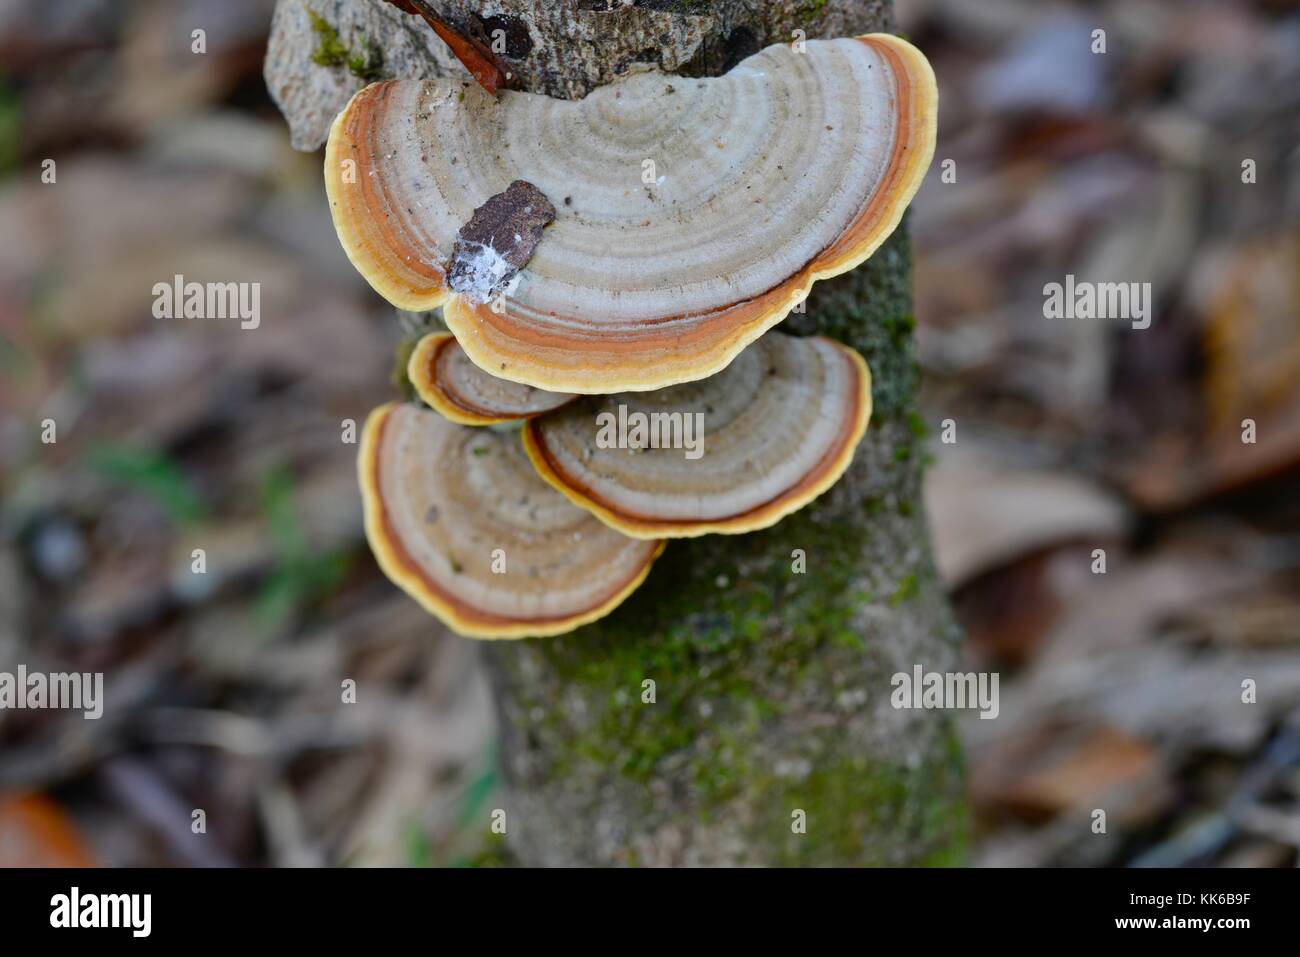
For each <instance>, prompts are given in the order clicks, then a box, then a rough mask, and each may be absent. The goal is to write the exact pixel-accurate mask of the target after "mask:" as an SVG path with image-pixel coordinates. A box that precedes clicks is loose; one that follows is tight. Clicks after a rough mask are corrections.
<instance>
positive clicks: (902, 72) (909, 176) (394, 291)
mask: <svg viewBox="0 0 1300 957" xmlns="http://www.w3.org/2000/svg"><path fill="white" fill-rule="evenodd" d="M668 79H669V78H666V77H665V76H664V75H663V74H659V73H654V72H645V73H635V74H632V75H629V76H628V77H626V78H624V79H621V80H619V81H618V82H616V83H613V84H610V85H609V86H605V87H601V88H599V89H597V90H595V91H594V92H592V93H591V94H590V95H588V96H587V97H586V98H584V99H582V100H577V101H567V100H556V99H550V98H548V97H543V96H537V95H534V94H530V93H520V92H514V91H509V90H507V91H503V92H502V93H501V94H500V97H499V99H498V98H493V97H492V96H490V95H489V94H488V93H486V92H485V91H483V90H482V89H479V88H476V87H473V86H466V87H462V86H461V85H459V84H456V83H453V82H450V81H418V80H394V81H389V82H385V83H377V84H372V85H371V86H368V87H366V88H365V89H364V90H362V91H360V92H359V93H358V94H357V95H356V96H355V97H353V99H352V101H351V102H350V103H349V104H348V106H347V108H346V109H344V111H343V112H342V113H341V114H340V115H339V116H338V117H337V119H336V120H335V121H334V125H333V128H332V129H331V132H330V138H329V143H328V145H327V147H326V154H325V182H326V188H327V190H328V192H329V199H330V207H331V211H332V213H333V216H334V224H335V228H336V229H337V231H338V234H339V239H340V241H341V242H342V244H343V248H344V249H345V250H346V251H347V254H348V256H349V258H350V259H351V260H352V262H353V264H354V265H355V266H356V267H357V269H358V270H359V271H360V272H361V274H362V275H363V276H365V278H366V279H367V280H368V281H369V282H370V284H371V285H372V286H373V287H374V288H375V289H376V290H377V291H378V292H379V293H380V294H381V295H382V296H384V297H385V298H386V299H388V300H389V301H390V302H392V303H393V304H394V305H396V306H398V307H399V308H402V309H410V310H414V311H423V310H426V309H430V308H433V307H434V306H438V305H444V318H445V320H446V322H447V326H448V328H449V329H450V330H451V331H452V332H453V333H454V334H455V336H456V338H457V339H458V340H459V342H460V344H461V346H462V347H463V348H464V350H465V352H466V354H467V355H468V356H469V357H470V359H471V360H472V361H473V362H474V363H476V364H477V365H479V366H480V367H482V368H483V369H485V370H487V371H488V372H490V373H491V374H492V375H494V376H497V377H499V378H504V379H509V380H511V381H514V382H521V383H525V384H528V385H532V386H536V387H537V388H540V389H546V390H549V391H553V392H577V393H585V394H608V393H613V392H624V391H646V390H651V389H658V388H662V387H664V386H669V385H673V384H676V383H680V382H689V381H692V380H696V379H702V378H704V377H706V376H710V375H712V374H713V373H715V372H717V371H719V370H720V369H723V368H724V367H726V365H727V364H728V363H729V362H730V361H731V360H732V359H733V358H735V356H736V355H737V354H739V353H740V352H741V350H742V349H743V348H744V347H745V346H746V345H748V344H749V343H751V342H753V341H754V340H755V339H757V338H758V337H759V336H760V335H762V333H763V332H764V331H765V330H767V329H769V328H770V327H771V326H773V325H775V324H776V323H778V322H780V321H781V319H783V318H784V317H785V315H786V314H787V313H788V312H789V311H790V310H791V309H792V308H794V307H795V306H796V305H797V304H798V303H800V302H802V301H803V299H804V298H805V297H806V296H807V295H808V291H809V289H810V288H811V287H812V284H813V282H814V281H816V280H818V279H823V278H827V277H829V276H834V275H837V274H839V273H842V272H845V271H847V270H849V269H852V268H853V267H854V266H856V265H858V264H859V263H861V262H862V261H863V260H864V259H866V258H867V257H868V256H870V255H871V253H872V252H874V251H875V249H876V248H877V247H878V246H879V245H880V243H881V242H883V241H884V239H885V238H886V237H887V236H888V235H889V234H890V233H891V232H892V231H893V230H894V228H895V227H896V226H897V225H898V222H899V220H900V219H901V217H902V215H903V210H904V208H905V207H906V206H907V204H908V202H909V201H910V200H911V198H912V195H913V194H914V193H915V192H916V189H917V187H918V186H919V185H920V182H921V179H922V177H923V176H924V175H925V171H926V169H927V167H928V166H929V163H930V159H931V156H932V155H933V151H934V135H935V117H936V108H937V92H936V88H935V82H934V75H933V73H932V72H931V70H930V66H929V64H928V63H927V62H926V60H925V57H924V56H922V55H921V53H920V52H919V51H917V50H916V49H915V48H914V47H913V46H912V45H911V44H909V43H907V42H906V41H904V40H900V39H898V38H897V37H892V36H888V35H885V34H872V35H869V36H864V37H857V38H851V39H839V40H818V41H808V43H807V46H806V48H805V50H804V52H802V53H796V52H794V51H793V50H791V48H790V46H789V45H788V44H777V45H775V46H771V47H768V48H767V49H766V50H763V51H761V52H759V53H757V54H755V55H753V56H751V57H749V58H747V59H745V60H743V61H742V62H741V63H740V64H739V65H737V66H736V67H735V68H734V69H732V70H731V71H730V72H729V73H727V74H726V75H725V76H721V77H714V78H706V79H685V78H679V77H672V78H671V81H672V82H671V84H670V83H669V82H667V80H668ZM670 90H671V92H670ZM346 159H352V160H354V161H355V169H356V172H357V175H356V177H355V182H348V181H346V180H345V178H344V176H343V172H342V169H343V161H344V160H346ZM647 159H649V160H651V161H653V164H654V170H655V175H654V177H653V181H652V182H644V181H643V175H642V174H643V169H644V168H645V167H644V166H643V164H644V162H645V161H646V160H647ZM516 180H524V181H527V182H528V183H532V184H535V186H536V188H537V189H538V190H540V192H541V194H543V195H545V196H549V197H551V198H552V199H553V200H554V202H555V209H556V215H555V221H554V222H553V223H551V225H549V226H548V227H547V228H546V231H545V233H544V234H543V236H542V238H541V241H540V242H538V244H537V247H536V249H535V250H534V251H533V253H532V257H531V259H529V260H528V262H527V265H526V266H525V267H524V268H523V269H522V270H521V271H520V272H519V275H518V281H517V285H515V287H514V288H513V289H512V290H511V291H509V292H508V293H506V294H505V295H503V296H500V297H499V300H498V301H494V302H493V303H492V304H491V305H489V304H485V303H480V302H475V301H473V298H472V297H469V296H466V295H462V294H460V293H458V292H456V291H454V290H453V289H451V288H449V286H450V285H451V283H450V280H449V278H448V270H449V269H450V268H451V266H450V262H451V260H452V257H453V250H454V246H455V243H456V240H457V236H458V233H459V231H460V229H461V226H462V224H464V223H466V222H467V220H469V219H470V217H471V215H472V214H473V212H474V211H475V209H476V208H478V207H479V206H481V205H482V204H483V203H484V202H485V201H486V200H487V199H488V198H489V197H492V196H495V195H496V194H498V193H502V192H503V191H505V190H506V189H507V187H508V186H509V185H510V184H511V183H512V182H514V181H516ZM561 199H563V202H561V201H560V200H561ZM521 235H522V234H521Z"/></svg>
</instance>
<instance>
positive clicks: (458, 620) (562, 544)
mask: <svg viewBox="0 0 1300 957" xmlns="http://www.w3.org/2000/svg"><path fill="white" fill-rule="evenodd" d="M359 471H360V479H361V490H362V498H363V500H364V503H365V519H366V522H365V524H366V536H367V538H368V539H369V540H370V547H371V549H372V550H373V551H374V553H375V557H376V558H377V559H378V561H379V565H380V567H381V568H382V569H383V570H384V572H385V573H386V574H387V575H388V577H389V578H391V579H392V580H393V581H394V582H395V583H396V584H398V585H399V586H401V587H402V588H403V589H404V590H405V591H406V592H407V593H409V594H410V595H411V596H412V597H414V598H415V599H416V600H417V601H419V602H420V603H421V604H422V605H423V606H424V607H425V608H426V609H428V610H429V611H430V612H432V613H433V614H434V615H436V616H437V617H438V618H440V619H442V621H443V622H445V623H446V624H447V626H448V627H450V628H451V629H452V630H454V631H456V632H458V633H460V634H462V635H466V636H468V637H474V638H522V637H529V636H543V635H555V634H560V633H562V632H566V631H570V630H572V629H573V628H576V627H577V626H579V625H582V624H586V623H587V622H590V621H595V620H596V619H597V618H601V617H603V616H604V615H606V614H608V613H609V612H610V611H611V610H613V609H614V608H615V607H617V606H618V605H619V604H620V603H621V602H622V601H623V600H624V599H625V598H626V597H627V596H628V595H630V594H631V593H632V592H633V591H634V590H636V588H637V586H638V585H640V584H641V582H642V581H643V580H644V579H645V576H646V574H647V573H648V572H649V570H650V565H651V564H652V563H653V562H654V560H655V558H656V557H658V555H659V553H660V551H662V549H663V543H662V542H657V541H640V540H637V539H632V538H628V537H626V536H624V535H621V534H619V533H618V532H616V531H614V530H613V529H610V528H607V527H606V526H604V525H602V524H601V523H600V522H598V521H597V520H596V519H595V518H593V517H592V516H591V515H589V514H588V513H586V512H584V511H582V510H581V509H578V508H575V507H574V506H573V505H572V504H570V503H569V502H567V501H566V500H565V499H564V497H563V496H561V495H560V494H559V493H557V492H556V491H554V490H553V489H551V488H550V487H549V486H547V485H546V484H545V483H544V482H543V481H542V480H541V479H540V478H538V476H537V474H536V472H534V471H533V469H532V467H531V466H530V465H529V464H528V460H527V458H525V456H524V454H523V451H522V449H521V447H520V443H519V441H518V439H517V438H516V437H515V436H514V435H513V434H505V433H497V432H492V431H490V430H483V429H467V428H464V427H462V426H459V425H455V424H454V423H451V422H448V421H447V420H446V419H444V418H442V416H440V415H438V414H437V413H435V412H431V411H429V410H428V409H424V408H421V407H419V406H416V405H408V404H399V403H389V404H387V405H383V406H380V407H379V408H378V409H376V410H375V411H374V412H372V413H371V414H370V417H369V418H368V419H367V420H366V426H365V429H364V432H363V436H362V440H361V454H360V460H359Z"/></svg>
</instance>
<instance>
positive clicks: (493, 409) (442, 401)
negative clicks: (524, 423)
mask: <svg viewBox="0 0 1300 957" xmlns="http://www.w3.org/2000/svg"><path fill="white" fill-rule="evenodd" d="M406 375H407V378H408V379H410V380H411V385H413V386H414V387H415V391H416V393H417V394H418V395H419V396H420V398H421V399H423V400H424V401H425V402H427V403H428V404H429V405H430V406H432V407H433V408H434V409H435V410H437V411H438V412H440V413H441V414H442V416H443V417H444V418H447V419H450V420H451V421H452V422H456V423H458V424H460V425H497V424H500V423H504V422H518V421H519V420H521V419H531V418H532V417H533V416H536V415H541V414H542V413H544V412H553V411H554V410H556V409H558V408H560V407H561V406H564V405H567V404H569V403H570V402H572V401H573V400H574V399H576V398H577V396H575V395H573V394H572V393H565V392H545V391H543V390H541V389H535V388H533V387H532V386H530V385H523V384H521V383H518V382H510V381H507V380H506V379H498V378H496V377H495V376H490V375H488V374H487V373H486V372H484V371H483V370H482V369H480V368H479V367H478V366H476V365H474V363H472V362H470V361H469V357H468V356H466V355H465V350H464V349H462V348H461V347H460V346H459V345H457V344H456V337H455V336H453V335H452V334H451V333H450V332H431V333H429V334H428V335H426V336H425V337H424V338H422V339H421V340H420V342H419V344H418V345H416V347H415V350H414V351H413V352H412V353H411V358H410V361H409V362H408V363H407V366H406Z"/></svg>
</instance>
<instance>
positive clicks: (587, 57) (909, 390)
mask: <svg viewBox="0 0 1300 957" xmlns="http://www.w3.org/2000/svg"><path fill="white" fill-rule="evenodd" d="M298 2H299V0H281V5H282V6H284V7H292V6H294V5H295V4H297V3H298ZM378 5H379V4H378V0H324V2H322V3H321V4H319V5H318V6H319V7H324V8H328V9H327V10H326V14H327V15H328V14H329V13H335V14H345V15H346V16H347V17H348V18H350V19H349V20H348V22H349V23H360V22H362V21H363V20H364V18H365V17H368V16H372V15H374V16H381V17H384V18H386V17H388V13H387V12H386V11H384V12H383V13H382V14H376V13H375V10H374V9H372V8H374V7H377V6H378ZM614 5H615V6H617V5H618V4H614ZM435 6H441V7H442V8H445V10H446V12H447V13H448V15H449V16H452V17H467V16H468V17H471V18H472V17H473V16H474V14H476V13H477V14H479V17H478V18H477V19H479V20H482V19H483V18H486V17H495V18H497V19H496V20H495V21H493V22H495V23H497V24H500V23H502V19H501V18H507V19H517V20H520V21H522V22H523V23H525V24H527V26H528V34H529V36H528V44H527V50H526V52H525V51H524V47H523V45H522V44H521V45H519V46H517V47H516V50H515V52H516V53H519V54H520V59H519V61H518V65H519V67H520V69H521V71H523V75H524V77H525V82H526V83H527V85H528V86H529V87H530V88H532V89H535V90H537V91H539V92H545V93H549V94H551V95H561V96H563V95H575V94H578V95H580V94H581V93H582V92H585V91H586V89H589V88H590V86H591V85H593V83H594V82H596V81H599V80H601V79H603V78H606V77H608V76H609V75H611V73H615V74H616V73H617V72H619V70H621V69H626V68H627V58H626V56H625V54H626V51H627V49H629V48H635V49H638V50H653V51H654V52H655V53H656V55H655V57H650V56H649V53H648V52H647V53H645V54H644V55H642V56H640V57H639V59H641V60H647V59H654V60H657V61H659V62H660V65H662V66H668V67H675V68H678V69H682V70H684V71H686V72H694V73H716V72H720V71H721V70H723V69H724V68H725V67H727V66H729V65H730V64H731V63H732V62H734V61H735V60H736V59H739V58H740V57H742V56H744V55H747V54H748V53H751V52H753V51H754V50H756V49H759V48H761V47H762V46H763V45H765V44H767V43H772V42H778V41H784V40H789V39H790V37H791V35H792V33H793V31H794V30H796V29H802V30H804V31H805V32H806V34H807V36H808V37H809V38H813V37H816V36H819V35H823V36H833V35H851V34H854V33H863V32H869V31H872V30H887V29H889V26H890V4H889V2H888V0H865V2H854V0H815V2H809V0H718V2H702V0H701V2H696V0H637V2H636V3H634V4H633V5H632V6H631V8H625V9H622V10H619V11H617V12H614V13H599V12H584V11H590V10H591V9H592V8H593V7H602V6H604V4H603V3H601V2H598V0H597V2H592V0H564V2H560V0H549V2H547V3H539V2H537V0H491V2H473V0H450V2H447V3H443V4H441V5H439V4H435ZM345 8H346V9H345ZM281 13H282V11H280V10H277V18H279V17H280V16H281ZM592 18H617V19H616V20H614V19H609V20H606V21H604V22H601V21H599V20H596V21H593V19H592ZM376 24H377V25H374V26H372V27H371V36H372V37H374V36H378V37H379V42H381V43H384V42H385V40H384V37H385V34H384V33H383V25H382V23H380V22H378V21H376ZM510 28H511V29H517V27H515V26H511V27H510ZM656 31H658V33H656ZM594 35H605V36H609V37H615V38H617V37H622V38H623V42H609V43H592V42H586V40H585V39H584V40H583V42H577V41H575V39H574V38H575V37H578V38H590V37H591V36H594ZM647 36H658V37H659V38H660V39H659V40H657V41H656V43H660V42H661V44H662V49H660V48H659V47H655V46H651V47H642V46H640V44H642V43H643V42H644V37H647ZM273 46H274V40H273ZM388 49H396V48H395V47H394V46H392V45H389V46H388ZM387 63H388V64H389V66H390V68H392V69H393V70H394V72H397V73H399V74H402V75H406V74H409V73H412V72H419V70H420V69H424V68H423V67H421V66H420V65H419V64H415V67H414V68H411V65H410V64H402V63H400V62H398V61H397V59H396V58H395V56H394V55H389V57H388V59H387ZM530 64H532V65H533V69H532V71H531V72H529V65H530ZM404 67H405V69H404ZM430 70H431V72H435V73H436V72H437V70H436V69H432V68H430ZM267 73H268V82H273V79H272V73H273V64H272V63H271V61H270V60H268V70H267ZM273 90H274V86H273ZM339 105H340V106H341V105H342V104H339ZM286 113H287V114H289V111H288V110H286ZM289 118H290V121H291V123H292V122H293V116H292V115H290V117H289ZM910 273H911V264H910V255H909V248H908V244H907V241H906V238H905V235H904V231H903V230H900V231H899V233H898V234H897V235H896V236H895V237H894V238H892V239H891V240H890V241H889V242H887V243H886V244H885V245H884V246H883V247H882V248H881V249H880V250H879V251H878V252H877V253H876V254H875V255H874V256H873V257H872V258H871V259H870V260H869V261H868V262H867V263H866V264H864V265H863V266H861V267H859V268H858V269H857V270H855V271H854V272H852V273H850V274H848V275H846V276H841V277H839V278H838V279H836V280H832V281H829V282H825V283H819V284H818V285H817V286H816V287H815V288H814V290H813V293H812V295H811V297H810V298H809V300H808V303H807V307H806V310H807V311H806V313H805V314H803V315H793V316H791V317H789V318H788V319H787V320H786V322H785V323H784V325H783V328H784V329H785V330H786V331H794V332H801V333H812V332H820V333H824V334H827V335H830V336H832V337H834V338H837V339H839V340H841V341H843V342H847V343H849V344H850V345H852V346H854V347H855V348H857V349H858V350H860V351H861V352H862V353H863V354H864V355H865V356H866V357H867V361H868V362H869V364H870V366H871V370H872V375H873V399H874V413H873V417H872V422H871V426H870V429H869V430H868V433H867V437H866V438H865V440H864V441H863V443H862V445H861V446H860V448H859V450H858V453H857V455H856V457H855V459H854V462H853V466H852V467H851V469H850V470H849V472H848V473H847V474H846V475H845V476H844V478H843V479H842V480H841V481H840V482H839V483H838V484H837V485H836V486H835V487H834V488H833V489H832V490H831V491H830V492H828V493H827V494H826V495H824V496H822V497H821V498H820V499H818V500H817V501H816V502H814V503H813V504H812V505H810V506H808V507H807V508H805V509H804V510H802V511H801V512H799V513H797V514H795V515H793V516H791V517H789V518H787V519H785V520H784V521H782V522H780V523H779V524H778V525H776V526H775V527H773V528H771V529H768V530H766V531H763V532H759V533H754V534H750V535H744V536H713V537H708V538H703V539H696V540H690V541H678V542H673V543H671V544H670V545H669V547H668V550H667V551H666V552H665V553H664V555H663V557H662V558H661V559H660V560H659V562H658V563H657V565H656V567H655V569H654V571H653V572H652V574H651V576H650V578H649V579H648V580H647V582H646V584H645V585H644V586H643V587H642V588H641V589H640V590H639V591H638V592H637V593H636V594H635V595H633V596H632V598H630V599H629V600H628V601H627V603H626V604H624V605H623V607H622V608H620V609H619V610H618V611H616V612H615V613H614V614H613V615H611V616H609V617H608V618H606V619H605V620H603V621H601V622H598V623H596V624H594V625H590V626H587V627H585V628H582V629H580V630H578V631H576V632H574V633H572V634H570V635H567V636H564V637H561V638H552V639H546V640H536V641H521V642H500V643H492V644H490V645H486V646H485V647H484V654H485V657H486V661H487V665H488V668H489V671H490V673H491V675H492V680H493V685H494V689H495V695H496V700H497V704H498V709H499V713H500V722H501V729H502V746H501V760H502V766H503V771H504V775H505V779H506V782H507V786H508V797H507V799H506V803H505V810H506V811H507V846H508V849H509V852H510V856H511V858H512V859H513V860H516V861H518V862H521V863H525V864H537V865H573V864H622V863H626V864H648V865H659V864H818V865H834V864H841V865H847V864H922V863H944V862H953V861H957V860H960V859H961V856H962V852H963V849H964V846H965V840H966V829H967V828H966V813H965V805H964V800H963V778H962V771H961V760H960V754H959V751H958V748H957V746H956V743H955V735H954V731H953V727H952V723H951V720H950V719H949V718H948V717H947V716H945V715H943V714H942V713H941V712H935V711H907V710H897V709H895V708H893V707H892V706H891V704H890V694H891V691H892V690H893V689H892V686H891V677H892V675H894V674H895V673H897V672H900V671H902V672H908V673H910V672H911V670H912V668H913V666H914V665H916V664H921V665H923V666H924V667H925V668H926V669H927V670H949V669H950V667H951V665H952V664H953V661H954V658H955V650H956V639H957V630H956V626H955V624H954V621H953V618H952V616H951V612H950V610H949V606H948V604H947V601H946V598H945V596H944V593H943V590H942V587H941V584H940V582H939V580H938V578H937V576H936V574H935V570H934V566H933V563H932V559H931V554H930V547H929V541H928V534H927V530H926V526H925V520H924V516H923V514H922V510H921V500H920V477H921V470H922V467H923V464H924V463H923V452H922V448H921V446H920V444H919V439H920V437H921V435H922V434H923V433H924V426H923V424H922V420H921V418H920V416H919V415H918V413H917V411H916V407H915V404H914V403H915V397H914V388H915V379H916V371H915V363H914V358H913V341H912V319H911V297H910ZM651 682H652V683H653V684H650V683H651ZM651 691H653V701H651V700H649V699H650V698H651ZM800 812H802V813H800ZM801 823H802V826H800V825H801Z"/></svg>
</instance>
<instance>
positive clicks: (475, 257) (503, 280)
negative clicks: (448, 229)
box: [449, 242, 518, 303]
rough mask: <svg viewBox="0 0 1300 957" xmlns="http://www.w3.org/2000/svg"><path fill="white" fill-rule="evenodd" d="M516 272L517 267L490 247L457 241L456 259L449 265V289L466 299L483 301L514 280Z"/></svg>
mask: <svg viewBox="0 0 1300 957" xmlns="http://www.w3.org/2000/svg"><path fill="white" fill-rule="evenodd" d="M517 273H518V270H517V269H515V267H514V266H512V265H511V264H510V263H509V262H507V261H506V258H505V257H504V256H502V255H501V254H500V253H499V252H497V251H496V250H495V249H493V248H492V247H491V246H488V245H486V244H484V243H472V242H461V243H458V244H457V250H456V261H455V263H453V264H452V269H451V275H450V277H449V285H450V286H451V289H452V291H453V292H456V293H459V294H460V295H462V296H464V297H465V298H466V299H469V300H471V301H473V302H477V303H484V302H487V301H488V300H489V299H491V298H492V297H493V296H495V295H496V294H497V293H498V292H499V291H500V290H501V287H503V286H505V285H506V284H507V283H509V282H510V280H511V279H514V278H515V277H516V275H517Z"/></svg>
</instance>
